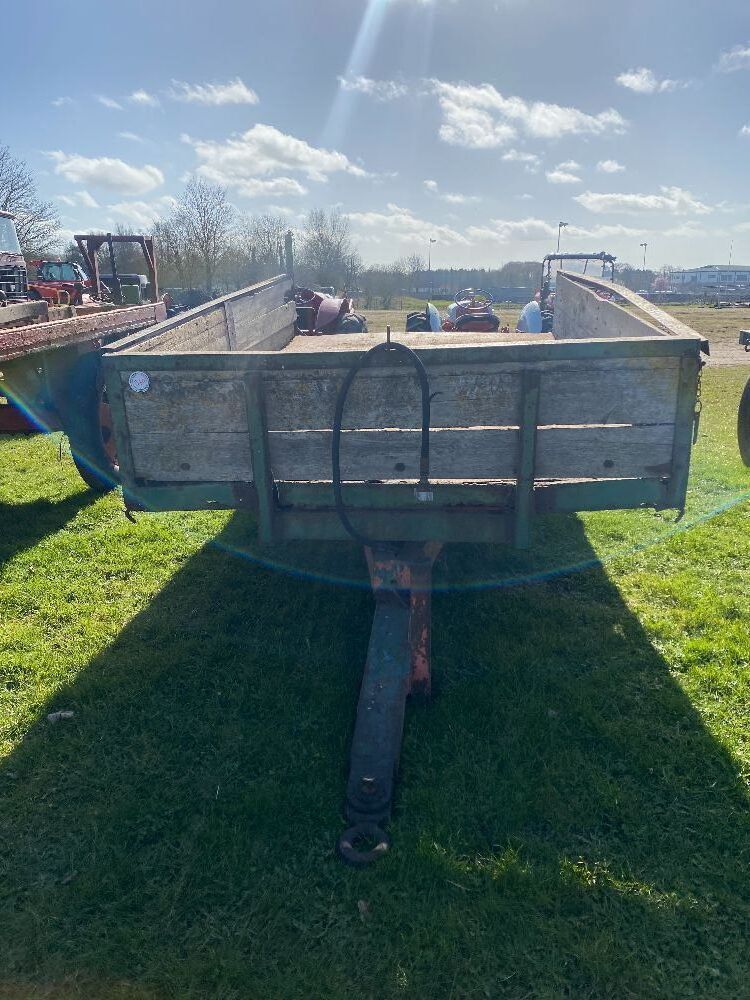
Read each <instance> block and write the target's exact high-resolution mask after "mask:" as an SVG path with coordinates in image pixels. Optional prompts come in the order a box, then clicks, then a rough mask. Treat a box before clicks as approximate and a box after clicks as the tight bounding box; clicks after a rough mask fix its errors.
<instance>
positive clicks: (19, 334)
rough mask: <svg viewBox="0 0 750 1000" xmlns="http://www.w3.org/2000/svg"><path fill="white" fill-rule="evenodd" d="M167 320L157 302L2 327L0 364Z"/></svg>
mask: <svg viewBox="0 0 750 1000" xmlns="http://www.w3.org/2000/svg"><path fill="white" fill-rule="evenodd" d="M34 305H36V304H34ZM165 316H166V310H165V307H164V304H163V303H162V302H157V303H155V304H154V303H149V304H148V305H142V306H133V307H132V308H130V309H108V310H105V311H102V312H98V313H87V314H86V315H83V316H79V315H75V316H71V317H70V318H69V319H61V320H52V321H51V322H47V323H32V324H30V325H27V326H17V327H11V328H10V329H3V327H2V326H0V362H2V361H11V360H13V359H14V358H21V357H24V356H25V355H28V354H38V353H40V352H41V351H48V350H50V349H52V348H58V347H63V346H67V345H69V344H75V343H77V342H78V341H85V340H96V339H101V338H103V337H108V336H111V335H118V334H119V335H123V334H125V333H128V332H129V331H131V330H135V329H140V328H141V327H144V326H148V325H149V324H153V323H158V322H159V321H160V320H163V319H164V317H165ZM1 318H2V317H0V319H1Z"/></svg>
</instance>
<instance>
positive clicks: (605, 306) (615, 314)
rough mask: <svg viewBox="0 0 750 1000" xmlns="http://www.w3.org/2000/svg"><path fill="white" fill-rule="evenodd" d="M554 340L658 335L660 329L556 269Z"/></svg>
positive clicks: (659, 334)
mask: <svg viewBox="0 0 750 1000" xmlns="http://www.w3.org/2000/svg"><path fill="white" fill-rule="evenodd" d="M554 335H555V340H566V339H575V340H580V339H581V338H584V337H596V338H602V337H616V338H618V339H619V338H622V337H660V336H664V333H663V331H662V330H660V329H658V327H655V326H652V325H651V324H650V323H647V322H646V320H644V319H642V318H641V317H640V316H636V315H635V314H634V313H632V312H628V311H627V309H623V308H622V307H621V306H618V305H616V304H615V303H614V302H611V301H609V300H608V299H601V298H599V296H598V295H597V294H596V292H594V291H592V289H590V288H586V287H584V286H583V285H581V284H578V283H577V282H575V281H573V280H572V279H571V278H568V277H566V276H565V275H564V274H561V273H560V272H558V274H557V284H556V288H555V325H554Z"/></svg>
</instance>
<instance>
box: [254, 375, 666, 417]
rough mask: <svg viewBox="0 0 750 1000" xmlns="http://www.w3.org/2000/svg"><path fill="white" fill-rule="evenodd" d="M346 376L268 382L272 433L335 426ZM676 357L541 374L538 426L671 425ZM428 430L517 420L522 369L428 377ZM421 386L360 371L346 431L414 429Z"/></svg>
mask: <svg viewBox="0 0 750 1000" xmlns="http://www.w3.org/2000/svg"><path fill="white" fill-rule="evenodd" d="M343 379H344V375H343V374H341V375H336V374H333V375H331V374H330V373H325V372H315V373H310V374H309V375H308V374H304V375H303V374H301V373H294V372H292V373H289V374H285V375H283V376H282V377H278V376H274V377H273V378H268V379H267V380H266V400H267V413H268V426H269V428H270V429H271V430H315V429H324V428H328V427H331V426H332V423H333V413H334V409H335V405H336V397H337V395H338V391H339V388H340V386H341V383H342V382H343ZM677 381H678V362H677V359H675V360H674V361H673V362H672V363H671V365H670V366H669V367H664V366H662V365H658V366H654V367H652V366H650V365H649V364H648V363H647V362H646V363H645V364H642V365H639V366H638V367H632V368H625V367H612V366H607V367H606V368H601V367H600V368H597V369H594V368H592V367H588V366H586V367H582V368H580V369H578V370H567V371H565V372H555V371H550V372H544V373H543V377H542V391H541V400H540V414H539V421H540V423H546V424H578V423H581V424H587V423H589V424H604V423H670V422H672V421H673V420H674V414H675V406H676V400H677ZM430 391H431V393H432V394H433V399H432V405H431V418H430V422H431V424H432V426H433V427H477V426H478V427H500V426H509V425H517V424H518V422H519V413H520V371H518V372H514V373H512V374H504V373H503V374H501V373H498V372H492V373H487V372H485V371H484V370H483V369H482V368H480V367H476V368H474V369H471V370H464V371H463V372H460V373H456V374H444V373H443V370H442V369H438V370H437V371H436V372H435V373H431V374H430ZM419 421H420V403H419V386H418V382H417V379H416V377H415V376H413V375H411V374H408V373H404V374H395V373H394V372H393V371H392V370H391V371H388V370H387V369H374V370H373V371H372V372H369V371H366V372H362V373H361V374H360V375H359V376H358V378H357V379H356V381H355V382H354V383H353V385H352V387H351V389H350V392H349V397H348V399H347V405H346V409H345V412H344V424H343V426H344V427H345V428H346V429H355V428H361V429H367V428H383V427H400V428H415V427H418V426H419Z"/></svg>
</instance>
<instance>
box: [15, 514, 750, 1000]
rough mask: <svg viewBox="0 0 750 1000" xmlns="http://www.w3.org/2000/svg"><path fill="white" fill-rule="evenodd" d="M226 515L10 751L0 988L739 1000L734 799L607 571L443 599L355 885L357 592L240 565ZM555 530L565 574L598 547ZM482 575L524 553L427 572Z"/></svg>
mask: <svg viewBox="0 0 750 1000" xmlns="http://www.w3.org/2000/svg"><path fill="white" fill-rule="evenodd" d="M247 525H248V522H247V519H246V518H245V517H243V516H240V515H237V516H235V517H234V518H233V519H232V521H231V522H230V524H229V525H228V527H227V528H226V529H225V531H224V532H223V533H222V535H221V536H220V537H219V538H218V539H217V542H218V545H212V546H207V547H205V548H204V549H203V550H201V551H200V552H199V553H198V554H197V555H195V556H194V557H193V558H192V559H191V560H190V561H189V563H188V564H187V565H186V566H185V567H184V568H182V569H181V570H180V571H179V572H178V573H177V574H176V575H175V576H174V577H173V578H172V580H171V581H170V583H169V584H168V585H167V586H166V587H165V588H164V589H163V590H162V591H161V593H160V594H159V595H158V596H157V597H156V598H155V599H154V600H153V601H152V603H151V604H150V605H149V607H148V608H147V609H146V610H144V611H143V612H142V613H141V614H139V615H138V616H137V617H136V618H135V619H134V620H133V621H132V622H131V623H130V624H129V625H127V627H126V628H125V629H124V630H123V631H122V633H121V634H120V636H119V637H118V639H117V641H116V642H115V643H113V644H112V645H111V646H110V647H109V648H108V649H107V650H106V651H104V652H103V653H102V654H101V655H99V656H98V657H96V658H95V659H94V660H93V661H92V662H91V663H90V664H89V665H88V667H87V668H86V669H85V670H83V671H82V672H81V673H80V675H79V676H78V679H77V680H76V682H75V683H74V684H72V685H71V686H70V687H69V688H67V689H65V690H61V691H58V692H57V693H56V694H55V697H54V699H53V701H51V702H50V707H54V708H72V709H74V710H75V713H76V715H75V718H74V719H73V720H71V721H70V722H69V723H67V724H66V723H59V724H57V725H54V726H51V725H49V724H47V723H46V722H44V721H42V722H40V723H39V725H38V726H37V727H36V728H34V729H33V730H32V731H31V732H29V733H28V735H27V737H26V739H25V740H24V741H23V742H22V743H21V744H20V745H19V746H18V747H17V749H16V750H15V751H14V752H13V754H12V755H11V756H10V757H9V758H7V759H6V760H5V761H4V762H3V764H2V767H1V768H0V831H1V832H2V836H1V837H0V858H1V859H2V869H1V877H0V886H2V888H0V926H2V928H3V932H2V938H1V939H0V970H2V976H4V977H5V980H6V982H5V986H4V987H3V983H2V981H0V994H3V988H5V990H6V994H8V995H12V991H13V990H16V991H17V995H18V996H22V995H26V994H24V993H23V990H24V989H26V988H27V987H28V986H29V985H32V986H33V988H34V989H35V990H37V991H38V992H32V993H31V994H29V995H33V996H34V997H37V996H46V995H48V994H46V993H44V992H42V989H43V987H44V988H46V986H49V987H50V988H51V989H52V992H51V993H50V994H49V995H50V996H56V997H60V996H66V997H67V996H69V995H70V996H86V997H92V998H93V997H96V998H97V1000H99V998H106V997H109V996H118V997H120V996H121V997H128V998H130V997H135V996H138V997H140V996H148V997H159V998H162V997H180V998H184V997H188V998H198V997H201V998H202V997H206V996H216V997H222V998H234V997H236V998H244V997H261V996H262V997H264V998H265V997H284V998H290V997H311V996H326V997H334V996H335V997H339V996H341V997H344V996H346V997H351V996H367V997H381V996H382V997H387V996H413V997H426V996H430V997H444V996H446V997H447V996H449V995H451V996H480V997H481V996H490V997H495V996H507V997H518V998H520V997H562V996H574V997H576V998H580V997H605V996H607V997H609V996H618V997H623V996H633V997H644V996H661V997H672V996H674V997H680V998H682V997H685V996H690V995H696V996H702V997H705V996H714V995H715V996H738V995H741V993H742V990H743V989H744V985H742V984H744V983H746V981H747V980H746V976H747V973H748V972H750V960H749V959H748V956H747V952H746V941H745V940H744V929H743V928H746V927H747V920H748V916H749V914H750V888H749V887H748V880H747V867H746V866H747V858H748V856H750V823H749V821H748V803H747V797H746V794H745V789H744V786H743V785H742V783H741V782H740V780H739V778H738V776H737V772H736V767H735V765H734V764H733V761H732V760H731V758H730V757H729V755H728V754H727V753H726V752H725V750H724V749H723V748H722V747H721V746H720V745H719V744H718V743H717V741H716V740H715V739H714V738H713V737H712V736H711V734H710V733H709V732H708V731H707V729H706V728H705V727H704V725H703V724H702V721H701V719H700V717H699V716H698V714H697V713H696V711H695V710H694V709H693V707H692V705H691V703H690V701H689V700H688V699H687V698H686V696H685V695H684V694H683V693H682V691H681V689H680V688H679V686H678V685H677V684H676V683H675V682H674V681H673V680H672V678H671V676H670V673H669V671H668V669H667V665H666V663H665V662H664V660H663V659H662V658H661V657H660V656H659V655H658V653H657V652H656V651H655V649H654V647H653V645H652V643H651V642H650V641H649V638H648V636H647V635H646V634H645V632H644V631H643V629H642V627H641V625H640V623H639V621H638V619H637V618H636V617H635V616H634V615H633V614H632V612H631V611H630V610H629V609H628V607H627V606H626V604H625V603H624V601H623V599H622V597H621V595H620V593H619V592H618V590H617V588H616V587H615V586H614V585H613V583H612V582H611V581H610V579H609V578H608V576H607V574H606V572H605V571H604V570H603V569H602V568H600V567H599V568H592V569H589V570H587V571H586V572H579V573H575V574H572V575H561V576H556V577H552V578H550V579H548V580H544V581H541V582H538V583H536V584H535V585H533V586H524V587H514V588H508V589H504V590H489V589H488V590H484V591H466V590H460V591H457V592H455V593H440V594H438V595H437V596H436V599H435V606H434V646H433V648H434V671H435V679H436V687H437V689H438V691H437V697H436V699H435V701H434V703H433V705H432V706H431V707H430V708H428V709H411V710H410V711H409V713H408V718H407V723H406V738H405V745H404V751H403V755H402V775H401V782H400V785H399V790H398V802H397V810H396V815H395V818H394V822H393V825H392V832H393V835H394V843H395V849H394V851H393V853H392V855H391V856H390V857H388V858H387V859H386V860H385V861H384V862H382V863H381V864H380V865H379V866H376V867H375V868H373V869H371V870H368V871H366V872H355V871H352V870H350V869H347V868H345V867H343V866H342V865H341V864H340V863H339V862H338V861H337V860H336V859H335V858H334V856H333V851H332V847H333V843H334V841H335V838H336V836H337V835H338V833H339V832H340V830H341V827H342V825H341V821H340V810H341V805H342V799H343V790H344V782H345V777H346V768H347V747H348V741H349V738H350V734H351V727H352V722H353V718H354V711H355V705H356V698H357V690H358V684H359V678H360V675H361V669H362V664H363V661H364V656H365V652H366V647H367V640H368V636H369V629H370V623H371V617H372V601H371V598H370V596H369V594H368V593H367V592H366V591H365V590H363V589H358V588H343V587H333V586H331V585H330V584H326V583H323V582H319V581H315V580H311V579H310V578H309V577H304V578H303V577H294V576H291V575H282V574H279V573H275V572H273V571H272V570H270V569H267V568H263V567H261V566H259V565H257V564H253V563H252V562H249V561H247V560H245V559H242V558H240V557H238V555H237V554H236V552H237V550H238V549H239V548H241V547H242V539H243V536H244V534H245V532H246V530H247ZM555 531H556V535H557V539H558V549H557V562H558V564H560V553H566V552H567V554H568V556H569V559H568V562H569V563H571V564H578V563H581V562H585V561H586V558H587V557H588V558H589V559H592V558H593V556H594V553H593V551H592V549H591V546H590V545H589V542H588V540H587V538H586V535H585V532H584V531H583V528H582V525H581V522H580V521H579V520H578V519H577V518H575V517H569V518H560V519H559V520H558V521H557V527H556V528H555ZM306 558H308V565H307V568H308V570H309V568H310V566H309V562H310V561H311V560H313V558H314V557H313V555H312V554H311V551H310V552H308V553H307V557H306ZM317 558H318V560H319V564H320V566H321V568H323V567H324V569H325V572H326V573H329V574H331V575H338V576H346V575H356V572H355V569H354V568H355V567H356V566H357V565H358V564H359V565H360V566H361V574H360V575H361V577H362V578H364V565H363V562H362V561H361V556H360V554H359V553H358V552H356V551H355V550H354V549H353V548H349V547H343V548H340V549H336V548H335V547H330V548H326V549H323V548H319V549H318V555H317ZM502 560H507V561H508V566H509V567H510V570H511V572H512V574H513V575H515V574H518V573H519V572H523V571H524V569H527V570H532V569H533V568H534V567H538V565H539V563H540V561H543V557H542V556H541V555H540V553H539V551H536V552H534V551H532V553H531V554H530V555H529V556H521V555H519V554H518V553H513V554H510V553H507V552H504V551H502V550H500V549H493V550H492V551H483V550H482V549H480V548H479V547H477V548H464V549H462V548H456V549H455V550H449V552H448V557H447V562H446V563H444V564H443V566H442V567H439V568H438V582H441V583H445V584H447V583H449V582H450V575H451V572H452V570H451V564H452V562H456V563H460V564H461V566H462V567H463V566H465V565H466V564H467V563H472V562H473V563H474V564H475V566H476V574H477V579H487V578H489V577H490V576H493V575H494V576H497V575H498V565H499V563H500V562H501V561H502ZM42 718H43V715H42ZM3 995H5V994H3Z"/></svg>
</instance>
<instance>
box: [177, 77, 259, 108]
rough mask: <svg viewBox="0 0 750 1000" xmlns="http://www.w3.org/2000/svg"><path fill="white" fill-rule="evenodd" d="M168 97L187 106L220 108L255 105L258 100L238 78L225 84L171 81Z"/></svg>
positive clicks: (252, 91)
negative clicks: (200, 105)
mask: <svg viewBox="0 0 750 1000" xmlns="http://www.w3.org/2000/svg"><path fill="white" fill-rule="evenodd" d="M169 96H170V97H171V98H172V99H173V100H175V101H184V102H186V103H188V104H204V105H207V106H212V107H220V106H221V105H224V104H257V103H258V101H259V100H260V98H259V97H258V95H257V94H256V93H255V91H254V90H252V89H251V88H250V87H248V86H247V84H245V83H244V82H243V81H242V80H241V79H240V78H239V77H238V76H236V77H235V78H234V80H229V81H228V82H227V83H184V82H183V81H182V80H172V87H171V89H170V91H169Z"/></svg>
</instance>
